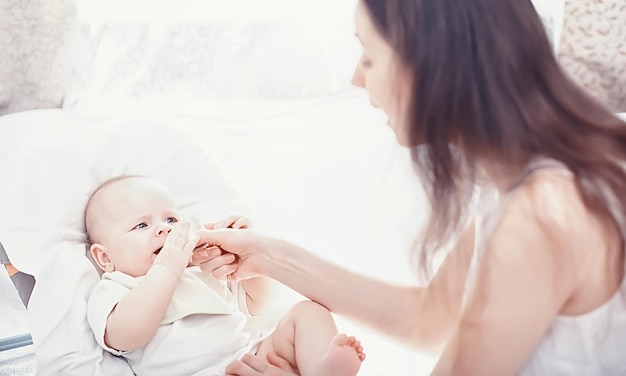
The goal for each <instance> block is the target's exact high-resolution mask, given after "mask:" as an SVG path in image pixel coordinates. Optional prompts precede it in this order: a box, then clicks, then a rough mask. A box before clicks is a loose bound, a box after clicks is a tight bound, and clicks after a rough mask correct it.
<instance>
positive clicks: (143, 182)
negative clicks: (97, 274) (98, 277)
mask: <svg viewBox="0 0 626 376" xmlns="http://www.w3.org/2000/svg"><path fill="white" fill-rule="evenodd" d="M100 194H101V197H100V199H101V200H100V201H99V202H98V203H96V204H97V205H100V206H98V207H97V208H96V210H97V211H96V212H95V215H96V218H97V222H96V224H95V226H94V229H93V231H92V232H93V234H94V237H95V238H94V239H93V240H94V242H95V243H99V244H101V245H102V246H103V247H104V249H106V252H107V254H108V257H109V258H110V260H111V264H112V267H113V268H114V269H113V270H117V271H121V272H123V273H126V274H128V275H131V276H134V277H137V276H141V275H145V274H146V273H147V272H148V270H149V269H150V267H151V266H152V263H153V262H154V259H155V258H156V256H157V254H158V252H159V251H160V250H161V248H162V247H163V244H164V243H165V239H166V238H167V235H168V234H169V232H170V231H171V229H172V226H174V224H175V223H176V222H178V221H179V216H178V214H177V213H176V210H175V205H174V200H173V199H172V197H171V195H170V193H169V192H168V191H167V189H166V188H165V187H163V186H162V185H161V184H159V183H157V182H155V181H152V180H150V179H147V178H141V177H133V178H128V179H123V180H120V181H117V182H114V183H111V184H110V185H109V186H107V187H105V188H104V189H103V191H102V192H100ZM113 270H106V268H105V271H113Z"/></svg>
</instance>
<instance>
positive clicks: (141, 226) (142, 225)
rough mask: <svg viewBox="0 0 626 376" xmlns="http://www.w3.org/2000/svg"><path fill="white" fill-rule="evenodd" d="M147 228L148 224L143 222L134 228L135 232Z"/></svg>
mask: <svg viewBox="0 0 626 376" xmlns="http://www.w3.org/2000/svg"><path fill="white" fill-rule="evenodd" d="M145 227H148V224H147V223H146V222H141V223H140V224H138V225H137V226H135V227H133V230H138V229H140V228H145Z"/></svg>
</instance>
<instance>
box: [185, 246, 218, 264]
mask: <svg viewBox="0 0 626 376" xmlns="http://www.w3.org/2000/svg"><path fill="white" fill-rule="evenodd" d="M221 254H222V250H221V249H220V247H217V246H212V247H206V246H202V247H200V248H196V249H194V251H193V254H192V255H191V262H192V263H193V264H194V265H200V264H202V263H205V262H207V261H209V260H211V259H214V258H216V257H217V256H219V255H221Z"/></svg>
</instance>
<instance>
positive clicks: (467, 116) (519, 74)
mask: <svg viewBox="0 0 626 376" xmlns="http://www.w3.org/2000/svg"><path fill="white" fill-rule="evenodd" d="M360 1H362V3H363V4H364V5H365V6H366V8H367V9H368V11H369V14H370V16H371V18H372V20H373V23H374V25H375V26H376V27H377V29H378V32H379V33H380V34H381V35H382V36H383V38H385V39H386V41H387V42H388V43H389V44H390V45H391V46H392V47H393V49H394V50H395V52H396V54H397V57H398V58H399V60H400V62H401V63H402V64H403V66H404V67H406V68H408V69H409V70H410V71H411V74H412V75H413V77H414V80H413V82H412V86H411V88H412V89H411V90H412V94H411V95H412V97H411V98H410V102H409V103H410V105H409V110H408V115H407V116H408V118H407V119H406V124H408V125H409V127H410V129H409V135H410V139H411V142H412V145H414V147H413V148H412V157H413V162H414V166H415V169H416V171H417V172H418V174H419V175H420V177H421V179H422V182H423V186H424V189H425V191H426V193H427V195H428V197H429V199H430V204H431V209H432V210H431V216H430V220H429V222H428V223H427V226H426V228H425V232H424V236H425V238H424V239H423V242H422V243H421V244H422V245H421V249H420V250H419V251H417V252H416V255H417V259H418V263H419V266H420V269H421V270H422V271H426V272H427V274H429V273H430V271H431V269H430V265H431V260H432V256H433V255H434V253H435V252H436V251H437V250H438V249H440V248H441V246H442V245H444V244H447V243H448V242H449V241H450V240H451V239H452V238H453V237H454V235H455V234H457V233H458V231H459V230H460V227H461V226H463V225H464V224H465V222H464V221H465V219H467V217H468V215H469V214H470V213H469V204H470V199H471V196H472V190H473V188H474V187H475V186H476V185H477V184H478V183H479V182H478V173H477V169H476V166H477V165H478V163H477V162H478V161H484V160H490V161H495V163H496V164H497V165H499V166H500V167H503V168H504V170H505V171H509V173H510V174H512V175H513V174H517V175H520V174H522V173H523V171H524V168H525V167H526V166H527V165H528V163H529V162H530V161H531V160H532V159H533V158H535V157H546V158H551V159H555V160H557V161H560V162H561V163H563V164H564V165H566V166H567V167H568V168H569V169H570V170H571V171H572V172H573V173H574V175H575V178H576V183H577V185H578V188H579V190H580V192H581V194H582V197H583V200H584V203H585V205H586V206H587V207H588V208H589V209H590V210H591V211H593V212H595V213H597V214H598V215H600V216H601V217H605V218H608V219H612V218H613V217H612V216H611V213H610V209H609V208H610V205H609V203H608V201H607V196H606V194H604V193H603V192H606V191H607V190H606V189H607V188H608V192H609V194H610V195H611V196H613V197H614V198H615V199H617V201H618V203H619V204H620V209H619V211H621V213H620V214H624V212H626V173H625V171H624V163H625V162H626V124H625V123H624V122H623V121H621V120H620V119H619V118H618V117H617V116H616V115H614V114H612V113H611V111H610V110H608V108H607V107H605V106H603V105H602V104H600V103H598V102H597V101H596V100H595V99H593V98H592V97H591V96H590V95H588V94H587V93H586V92H585V91H584V90H582V89H581V88H579V87H578V86H577V85H576V84H574V83H573V81H572V80H570V79H569V78H568V77H567V76H566V74H565V73H564V72H563V71H562V70H561V68H560V67H559V65H558V63H557V61H556V58H555V56H554V54H553V50H552V47H551V45H550V42H549V39H548V36H547V33H546V31H545V29H544V25H543V23H542V21H541V19H540V17H539V15H538V14H537V12H536V10H535V8H534V7H533V5H532V3H531V1H530V0H360ZM510 177H511V178H513V179H515V178H519V177H520V176H510Z"/></svg>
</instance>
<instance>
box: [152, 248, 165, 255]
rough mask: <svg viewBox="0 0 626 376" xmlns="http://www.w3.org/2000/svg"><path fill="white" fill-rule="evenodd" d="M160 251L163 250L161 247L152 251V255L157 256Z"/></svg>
mask: <svg viewBox="0 0 626 376" xmlns="http://www.w3.org/2000/svg"><path fill="white" fill-rule="evenodd" d="M162 249H163V247H161V248H159V249H157V250H156V251H154V254H155V255H158V254H159V253H160V252H161V250H162Z"/></svg>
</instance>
